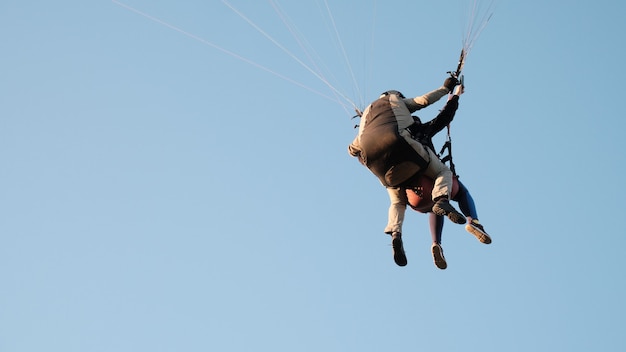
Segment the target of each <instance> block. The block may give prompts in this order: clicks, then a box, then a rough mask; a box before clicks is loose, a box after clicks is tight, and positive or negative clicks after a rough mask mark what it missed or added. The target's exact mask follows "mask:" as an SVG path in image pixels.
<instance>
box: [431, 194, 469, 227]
mask: <svg viewBox="0 0 626 352" xmlns="http://www.w3.org/2000/svg"><path fill="white" fill-rule="evenodd" d="M433 213H435V214H437V215H441V216H447V217H448V218H449V219H450V220H451V221H452V222H454V223H456V224H465V223H466V222H467V220H466V219H465V216H464V215H463V214H461V213H459V212H458V211H456V209H454V207H453V206H452V204H450V202H449V201H448V200H447V199H445V198H441V199H439V200H438V201H437V202H436V203H435V205H433Z"/></svg>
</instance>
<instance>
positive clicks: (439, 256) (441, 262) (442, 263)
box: [430, 243, 448, 270]
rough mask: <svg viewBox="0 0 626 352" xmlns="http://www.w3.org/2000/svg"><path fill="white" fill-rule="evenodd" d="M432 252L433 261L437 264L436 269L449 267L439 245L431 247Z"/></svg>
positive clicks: (435, 244)
mask: <svg viewBox="0 0 626 352" xmlns="http://www.w3.org/2000/svg"><path fill="white" fill-rule="evenodd" d="M430 251H431V252H433V261H434V262H435V266H436V267H438V268H439V269H441V270H444V269H445V268H447V267H448V263H446V258H445V257H444V256H443V248H441V245H440V244H439V243H433V245H432V247H430Z"/></svg>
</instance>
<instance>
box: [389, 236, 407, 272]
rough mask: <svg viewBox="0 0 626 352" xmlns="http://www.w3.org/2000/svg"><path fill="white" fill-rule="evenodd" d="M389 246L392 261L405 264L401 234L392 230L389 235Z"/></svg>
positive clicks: (400, 264) (401, 264)
mask: <svg viewBox="0 0 626 352" xmlns="http://www.w3.org/2000/svg"><path fill="white" fill-rule="evenodd" d="M391 248H392V249H393V261H394V262H396V264H398V265H399V266H405V265H406V264H407V260H406V255H405V254H404V246H403V245H402V234H400V233H398V232H394V233H393V234H392V235H391Z"/></svg>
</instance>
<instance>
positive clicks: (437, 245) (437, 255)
mask: <svg viewBox="0 0 626 352" xmlns="http://www.w3.org/2000/svg"><path fill="white" fill-rule="evenodd" d="M428 222H429V224H430V234H431V236H432V238H433V244H432V246H431V247H430V251H431V252H432V254H433V262H434V263H435V266H436V267H438V268H439V269H441V270H443V269H445V268H447V267H448V263H446V258H445V257H444V256H443V248H441V234H442V232H443V216H440V215H437V214H435V213H432V212H431V213H428Z"/></svg>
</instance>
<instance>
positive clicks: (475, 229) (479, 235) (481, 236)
mask: <svg viewBox="0 0 626 352" xmlns="http://www.w3.org/2000/svg"><path fill="white" fill-rule="evenodd" d="M465 230H467V232H469V233H471V234H472V235H474V237H476V239H478V240H479V241H480V242H482V243H484V244H489V243H491V237H489V235H488V234H487V232H485V228H484V227H483V225H481V224H480V222H478V220H476V219H472V220H471V221H470V222H469V223H468V224H467V225H465Z"/></svg>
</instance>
